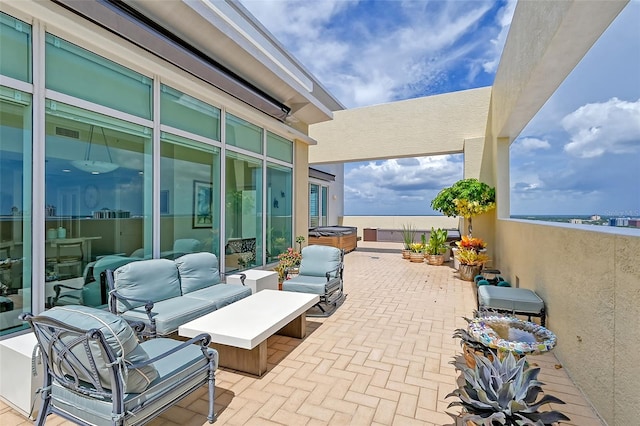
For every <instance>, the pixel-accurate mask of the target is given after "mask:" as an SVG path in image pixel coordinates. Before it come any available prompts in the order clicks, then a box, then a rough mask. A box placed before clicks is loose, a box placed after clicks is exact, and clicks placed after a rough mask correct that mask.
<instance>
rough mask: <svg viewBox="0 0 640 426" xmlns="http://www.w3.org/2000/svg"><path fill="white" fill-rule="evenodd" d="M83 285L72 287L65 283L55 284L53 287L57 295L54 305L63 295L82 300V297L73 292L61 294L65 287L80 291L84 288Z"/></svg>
mask: <svg viewBox="0 0 640 426" xmlns="http://www.w3.org/2000/svg"><path fill="white" fill-rule="evenodd" d="M82 287H83V286H80V287H72V286H69V285H65V284H55V285H54V286H53V289H54V290H55V292H56V295H55V296H54V297H53V305H55V304H56V303H57V302H58V300H60V298H61V297H70V298H72V299H76V300H78V301H80V297H78V296H76V295H73V294H71V293H65V294H60V292H61V291H62V289H63V288H66V289H68V290H75V291H79V290H82Z"/></svg>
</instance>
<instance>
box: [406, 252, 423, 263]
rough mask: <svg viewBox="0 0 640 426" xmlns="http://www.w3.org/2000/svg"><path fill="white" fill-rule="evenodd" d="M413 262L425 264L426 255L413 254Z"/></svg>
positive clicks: (411, 259) (411, 258)
mask: <svg viewBox="0 0 640 426" xmlns="http://www.w3.org/2000/svg"><path fill="white" fill-rule="evenodd" d="M409 260H410V261H411V262H415V263H422V262H424V254H422V253H411V257H410V258H409Z"/></svg>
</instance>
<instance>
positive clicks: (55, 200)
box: [43, 100, 152, 306]
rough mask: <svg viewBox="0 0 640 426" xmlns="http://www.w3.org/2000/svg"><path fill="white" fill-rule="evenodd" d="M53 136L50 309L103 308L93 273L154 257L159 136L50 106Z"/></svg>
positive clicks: (48, 195)
mask: <svg viewBox="0 0 640 426" xmlns="http://www.w3.org/2000/svg"><path fill="white" fill-rule="evenodd" d="M45 131H46V139H45V161H46V165H45V182H46V185H45V204H46V207H47V211H46V218H45V223H44V227H45V232H46V242H45V259H43V261H44V262H45V271H46V277H45V279H46V283H45V287H46V289H47V290H46V294H47V300H46V302H47V306H52V305H62V304H69V303H73V304H77V303H82V304H85V305H88V306H103V305H104V304H105V303H106V289H105V288H104V287H101V285H100V282H99V280H98V281H94V279H95V276H94V275H97V273H96V274H93V267H94V266H95V267H96V268H98V267H102V268H106V267H108V266H109V265H111V264H112V263H110V262H117V261H119V259H120V258H114V256H113V255H116V256H120V257H121V256H124V257H129V258H142V257H145V256H149V255H150V254H151V238H152V233H151V230H152V222H151V218H152V215H151V209H152V202H151V193H152V180H151V178H152V161H151V147H152V138H151V129H149V128H146V127H143V126H138V125H135V124H132V123H127V122H124V121H122V120H118V119H115V118H112V117H107V116H103V115H100V114H96V113H93V112H89V111H85V110H82V109H80V108H76V107H72V106H70V105H65V104H61V103H57V102H52V101H49V100H47V101H46V120H45ZM73 242H79V243H80V245H79V246H78V245H73V244H71V245H68V246H67V245H66V244H65V243H73ZM98 262H99V263H98ZM97 271H98V270H97V269H96V272H97ZM59 283H62V284H70V285H75V286H78V284H79V286H80V287H82V290H80V291H75V292H73V291H72V292H69V293H67V294H65V295H63V296H62V297H60V298H58V299H55V298H54V297H53V295H54V293H52V292H51V291H49V288H53V285H55V284H59ZM83 283H86V284H84V285H83Z"/></svg>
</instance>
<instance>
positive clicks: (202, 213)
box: [193, 180, 213, 228]
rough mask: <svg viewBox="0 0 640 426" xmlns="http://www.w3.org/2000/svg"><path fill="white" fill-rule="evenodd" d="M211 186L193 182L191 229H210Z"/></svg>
mask: <svg viewBox="0 0 640 426" xmlns="http://www.w3.org/2000/svg"><path fill="white" fill-rule="evenodd" d="M212 195H213V184H212V183H211V182H203V181H199V180H194V181H193V227H194V228H211V224H212V223H213V217H212V216H211V214H212V212H211V197H212Z"/></svg>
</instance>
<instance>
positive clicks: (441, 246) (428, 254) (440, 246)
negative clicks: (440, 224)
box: [424, 227, 448, 266]
mask: <svg viewBox="0 0 640 426" xmlns="http://www.w3.org/2000/svg"><path fill="white" fill-rule="evenodd" d="M447 235H448V234H447V230H446V229H442V228H438V229H434V228H433V227H431V233H430V234H429V242H428V243H427V244H426V245H425V248H424V256H425V259H426V260H427V263H428V264H429V265H436V266H438V265H442V264H443V263H444V253H445V252H446V251H447V245H446V243H447Z"/></svg>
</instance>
